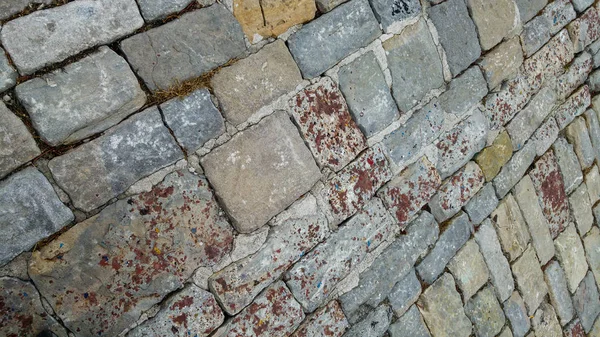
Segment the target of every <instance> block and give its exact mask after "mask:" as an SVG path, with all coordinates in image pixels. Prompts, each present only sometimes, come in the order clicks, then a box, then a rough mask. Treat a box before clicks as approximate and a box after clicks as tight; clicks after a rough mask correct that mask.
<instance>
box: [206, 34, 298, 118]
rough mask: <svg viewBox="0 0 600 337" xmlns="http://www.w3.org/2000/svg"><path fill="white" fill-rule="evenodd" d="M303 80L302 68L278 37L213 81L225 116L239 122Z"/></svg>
mask: <svg viewBox="0 0 600 337" xmlns="http://www.w3.org/2000/svg"><path fill="white" fill-rule="evenodd" d="M301 81H302V75H300V70H299V69H298V66H297V65H296V63H295V62H294V59H293V58H292V55H290V52H289V51H288V49H287V48H286V46H285V43H284V42H283V41H281V40H277V41H275V42H273V43H271V44H268V45H266V46H265V47H263V48H262V49H261V50H260V51H258V52H257V53H256V54H252V55H250V56H248V57H247V58H245V59H242V60H239V61H238V62H236V63H234V64H233V65H231V66H229V67H226V68H223V69H221V70H219V72H218V73H216V74H215V76H214V77H213V78H212V79H211V85H212V88H213V91H214V93H215V96H217V98H218V99H219V104H220V108H221V110H222V111H223V114H224V115H225V118H227V120H228V121H229V122H231V123H233V124H234V125H238V124H241V123H243V122H245V121H246V120H247V119H248V118H250V117H251V116H252V114H254V113H255V112H257V111H258V110H259V109H260V108H261V107H263V106H265V105H268V104H269V103H271V102H273V101H274V100H275V99H277V98H278V97H279V96H281V95H284V94H286V93H288V92H290V91H292V90H294V89H295V88H296V86H297V85H298V84H300V82H301Z"/></svg>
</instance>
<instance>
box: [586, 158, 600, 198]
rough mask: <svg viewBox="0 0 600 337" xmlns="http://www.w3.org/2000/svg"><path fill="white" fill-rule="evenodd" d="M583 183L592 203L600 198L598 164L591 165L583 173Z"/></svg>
mask: <svg viewBox="0 0 600 337" xmlns="http://www.w3.org/2000/svg"><path fill="white" fill-rule="evenodd" d="M585 185H586V186H587V189H588V194H589V195H590V202H591V203H592V205H593V204H595V203H596V202H597V201H598V200H600V172H599V171H598V166H596V165H594V166H592V168H591V169H590V170H589V171H588V172H587V173H586V174H585Z"/></svg>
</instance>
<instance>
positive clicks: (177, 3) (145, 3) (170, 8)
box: [138, 0, 193, 21]
mask: <svg viewBox="0 0 600 337" xmlns="http://www.w3.org/2000/svg"><path fill="white" fill-rule="evenodd" d="M192 1H193V0H138V4H139V6H140V11H141V12H142V16H143V17H144V19H145V20H146V21H153V20H157V19H162V18H164V17H166V16H168V15H169V14H173V13H177V12H179V11H182V10H183V9H185V8H186V7H187V6H188V5H189V4H190V3H191V2H192Z"/></svg>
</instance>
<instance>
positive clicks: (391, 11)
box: [370, 0, 421, 33]
mask: <svg viewBox="0 0 600 337" xmlns="http://www.w3.org/2000/svg"><path fill="white" fill-rule="evenodd" d="M370 3H371V7H372V8H373V12H374V13H375V16H376V17H377V20H379V22H380V23H381V26H382V27H383V30H384V31H385V32H386V33H392V32H394V31H396V30H398V28H401V27H402V24H403V23H405V22H406V21H407V20H410V19H412V18H414V17H416V16H417V15H419V14H420V13H421V3H420V2H419V1H418V0H395V1H387V0H370Z"/></svg>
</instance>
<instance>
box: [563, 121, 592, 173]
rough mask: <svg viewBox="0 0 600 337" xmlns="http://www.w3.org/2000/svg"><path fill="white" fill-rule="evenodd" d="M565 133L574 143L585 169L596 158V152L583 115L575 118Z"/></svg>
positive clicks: (582, 166) (576, 152)
mask: <svg viewBox="0 0 600 337" xmlns="http://www.w3.org/2000/svg"><path fill="white" fill-rule="evenodd" d="M565 135H566V136H567V140H568V141H569V143H571V144H573V148H574V150H575V154H576V155H577V158H579V164H581V168H582V169H584V170H585V169H587V168H589V167H590V166H592V164H594V160H595V159H596V153H595V151H594V147H593V146H592V141H591V140H590V136H589V134H588V131H587V127H586V125H585V120H584V119H583V117H577V118H575V120H574V121H573V122H572V123H571V124H569V126H567V129H566V132H565Z"/></svg>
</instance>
